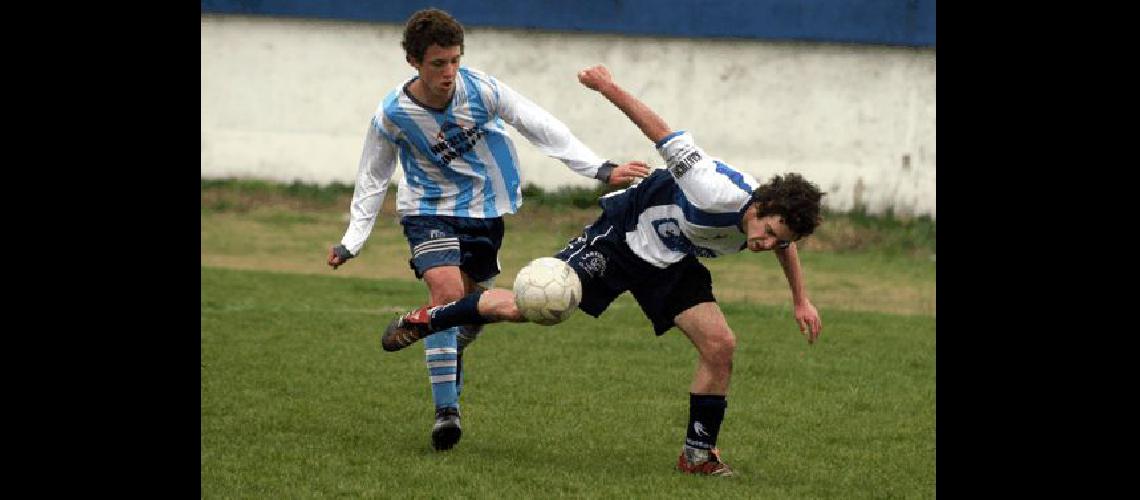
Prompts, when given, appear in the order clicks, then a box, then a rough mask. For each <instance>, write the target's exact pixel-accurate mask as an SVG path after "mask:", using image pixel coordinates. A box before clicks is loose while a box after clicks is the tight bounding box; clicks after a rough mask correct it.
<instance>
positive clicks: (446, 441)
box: [424, 266, 464, 450]
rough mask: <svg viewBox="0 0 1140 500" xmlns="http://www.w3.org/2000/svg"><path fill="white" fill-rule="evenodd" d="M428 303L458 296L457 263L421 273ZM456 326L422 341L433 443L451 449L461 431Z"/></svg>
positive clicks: (460, 284) (459, 275) (460, 286)
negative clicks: (432, 417) (432, 408)
mask: <svg viewBox="0 0 1140 500" xmlns="http://www.w3.org/2000/svg"><path fill="white" fill-rule="evenodd" d="M424 282H425V283H426V284H427V285H428V290H429V292H430V294H431V303H432V304H440V303H446V302H450V301H451V300H454V297H461V296H462V294H463V288H464V283H463V282H464V280H463V275H462V272H461V271H460V270H459V267H458V266H439V267H434V268H432V269H429V270H428V271H426V272H425V273H424ZM457 335H458V328H452V329H448V330H446V331H442V332H440V333H439V334H438V335H433V336H431V337H430V338H428V339H427V340H426V341H425V342H424V359H425V362H426V363H427V368H428V377H429V379H430V382H431V395H432V402H433V403H434V405H435V412H436V418H435V423H434V424H433V426H432V432H431V441H432V447H433V448H435V449H437V450H448V449H451V448H452V447H453V446H455V444H456V443H457V442H458V441H459V438H460V436H461V435H462V429H461V427H460V421H459V418H460V412H459V388H458V381H459V377H460V375H459V339H458V338H457Z"/></svg>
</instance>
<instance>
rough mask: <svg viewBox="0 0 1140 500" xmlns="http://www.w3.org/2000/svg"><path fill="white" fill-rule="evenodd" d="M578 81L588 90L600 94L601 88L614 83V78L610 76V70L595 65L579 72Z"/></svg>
mask: <svg viewBox="0 0 1140 500" xmlns="http://www.w3.org/2000/svg"><path fill="white" fill-rule="evenodd" d="M578 81H579V82H581V83H582V85H585V86H586V87H587V88H589V89H590V90H597V91H598V92H601V91H602V88H603V87H605V86H606V85H610V84H612V83H613V82H614V77H613V76H612V75H610V70H608V69H606V67H605V66H603V65H601V64H597V65H594V66H590V67H588V68H586V69H584V70H582V71H579V72H578Z"/></svg>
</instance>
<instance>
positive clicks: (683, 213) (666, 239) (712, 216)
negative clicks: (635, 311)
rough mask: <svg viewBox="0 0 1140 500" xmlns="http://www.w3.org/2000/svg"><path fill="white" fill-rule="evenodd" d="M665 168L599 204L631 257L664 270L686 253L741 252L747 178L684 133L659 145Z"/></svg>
mask: <svg viewBox="0 0 1140 500" xmlns="http://www.w3.org/2000/svg"><path fill="white" fill-rule="evenodd" d="M657 151H658V152H659V153H661V156H662V157H663V158H664V159H665V168H664V169H657V170H655V171H654V172H653V173H652V174H650V175H649V176H648V177H646V178H645V179H644V180H642V181H641V182H640V183H638V184H636V185H634V186H632V187H629V188H626V189H624V190H621V191H615V192H613V193H610V194H608V195H606V196H604V197H602V199H601V205H602V209H603V210H605V212H606V213H607V215H609V216H610V220H613V221H616V222H617V224H618V227H615V230H621V231H622V232H624V233H625V243H626V245H628V246H629V248H630V250H632V251H633V253H635V254H637V256H638V257H641V258H642V259H643V260H645V261H646V262H648V263H650V264H653V265H654V266H657V267H660V268H664V267H667V266H668V265H669V264H672V263H674V262H677V261H680V260H681V259H682V258H684V257H685V256H686V255H688V254H693V255H696V256H697V257H717V256H720V255H726V254H732V253H736V252H739V251H741V250H743V249H744V248H745V244H746V243H747V240H748V238H747V235H746V234H745V233H744V232H743V230H742V229H741V228H740V218H741V216H742V214H743V212H744V210H745V209H746V208H748V202H749V201H750V200H751V199H752V191H753V190H754V189H756V187H758V186H759V184H758V183H757V182H756V179H755V178H753V177H752V176H751V175H749V174H747V173H744V172H740V171H738V170H736V169H733V168H732V167H730V166H728V165H727V164H725V163H723V162H721V161H719V160H717V159H715V158H712V157H709V156H708V155H707V154H705V152H704V151H703V150H702V149H701V148H700V147H698V146H697V145H696V144H695V143H694V142H693V137H692V135H691V134H689V133H687V132H683V131H682V132H674V133H672V134H670V135H669V136H667V137H665V138H664V139H662V140H661V141H659V142H658V143H657Z"/></svg>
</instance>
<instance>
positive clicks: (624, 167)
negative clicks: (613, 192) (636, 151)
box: [609, 160, 649, 187]
mask: <svg viewBox="0 0 1140 500" xmlns="http://www.w3.org/2000/svg"><path fill="white" fill-rule="evenodd" d="M647 175H649V165H646V164H645V162H643V161H639V160H634V161H631V162H627V163H622V164H621V165H618V166H616V167H614V169H613V170H612V171H611V172H610V179H609V185H610V186H613V187H622V186H628V185H630V184H633V181H636V180H637V179H640V178H642V177H645V176H647Z"/></svg>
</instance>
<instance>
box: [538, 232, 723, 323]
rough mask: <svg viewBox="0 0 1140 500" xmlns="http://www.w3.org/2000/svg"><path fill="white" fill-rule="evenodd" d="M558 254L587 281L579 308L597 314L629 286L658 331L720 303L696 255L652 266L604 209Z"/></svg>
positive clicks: (591, 314) (709, 277)
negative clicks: (689, 311)
mask: <svg viewBox="0 0 1140 500" xmlns="http://www.w3.org/2000/svg"><path fill="white" fill-rule="evenodd" d="M555 257H556V258H558V259H560V260H562V261H565V262H567V263H568V264H570V267H572V268H574V270H575V271H577V272H578V279H580V280H581V281H582V301H581V303H580V304H579V305H578V308H579V309H581V310H582V311H584V312H585V313H586V314H589V315H590V316H593V317H595V318H596V317H598V316H600V315H601V314H602V312H603V311H605V310H606V308H607V307H609V305H610V303H612V302H613V301H614V299H616V298H617V297H618V296H619V295H621V294H622V293H623V292H625V291H627V290H628V291H629V292H630V293H632V294H633V298H634V299H636V300H637V304H638V305H639V306H641V310H642V312H644V313H645V316H646V317H647V318H649V321H651V322H652V323H653V333H655V334H657V335H661V334H664V333H665V332H666V331H668V330H669V329H670V328H672V327H673V326H674V322H673V319H674V318H676V317H677V315H678V314H681V313H682V312H684V311H685V310H687V309H689V308H691V307H693V306H695V305H697V304H702V303H705V302H716V298H715V297H713V293H712V275H710V274H709V270H708V269H706V268H705V266H704V265H703V264H701V262H700V261H699V260H697V258H696V257H695V256H693V255H687V256H685V258H684V259H681V260H680V261H679V262H675V263H673V264H671V265H669V267H666V268H664V269H662V268H659V267H656V266H653V265H652V264H650V263H648V262H645V261H644V260H642V259H641V258H640V257H638V256H637V255H636V254H634V253H633V251H632V250H630V249H629V246H628V245H626V244H625V234H624V233H622V232H621V231H620V230H619V229H617V227H615V225H614V224H612V223H611V222H610V221H609V220H607V219H606V215H605V214H604V213H603V214H602V216H601V217H599V218H598V220H596V221H594V223H593V224H591V225H590V226H588V227H586V230H585V231H584V232H583V233H582V235H581V236H579V237H577V238H575V239H573V240H570V243H569V244H568V245H567V246H566V248H563V249H562V251H560V252H558V254H556V255H555Z"/></svg>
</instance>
